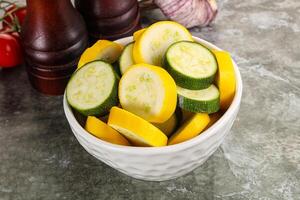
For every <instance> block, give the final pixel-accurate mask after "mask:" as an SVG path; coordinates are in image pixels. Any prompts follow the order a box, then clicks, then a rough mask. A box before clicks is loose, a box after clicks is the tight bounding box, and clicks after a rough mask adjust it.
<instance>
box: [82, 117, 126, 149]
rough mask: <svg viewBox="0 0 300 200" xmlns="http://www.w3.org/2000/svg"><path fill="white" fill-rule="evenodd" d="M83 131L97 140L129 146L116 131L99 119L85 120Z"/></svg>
mask: <svg viewBox="0 0 300 200" xmlns="http://www.w3.org/2000/svg"><path fill="white" fill-rule="evenodd" d="M85 129H86V130H87V131H88V132H89V133H91V134H92V135H94V136H96V137H97V138H99V139H101V140H104V141H106V142H110V143H113V144H119V145H125V146H129V145H130V144H129V142H128V141H127V140H126V138H124V137H123V136H122V135H121V134H120V133H118V132H117V131H116V130H114V129H112V128H111V127H110V126H108V125H107V124H105V123H104V122H102V121H101V120H100V119H98V118H96V117H93V116H89V117H88V118H87V120H86V124H85Z"/></svg>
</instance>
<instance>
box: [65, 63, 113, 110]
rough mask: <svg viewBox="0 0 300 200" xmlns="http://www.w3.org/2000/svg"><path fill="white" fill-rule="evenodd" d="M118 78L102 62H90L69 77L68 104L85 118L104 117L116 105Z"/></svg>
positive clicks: (106, 64) (110, 67)
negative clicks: (90, 116)
mask: <svg viewBox="0 0 300 200" xmlns="http://www.w3.org/2000/svg"><path fill="white" fill-rule="evenodd" d="M117 85H118V78H117V75H116V74H115V72H114V70H113V67H112V66H111V65H110V64H108V63H105V62H103V61H99V60H98V61H92V62H90V63H87V64H86V65H84V66H83V67H82V68H80V69H78V70H77V71H76V72H75V73H74V74H73V76H72V77H71V79H70V81H69V83H68V85H67V88H66V95H67V100H68V103H69V104H70V105H71V107H73V108H74V109H75V110H77V111H78V112H80V113H82V114H83V115H85V116H89V115H99V116H100V115H104V114H106V113H108V111H109V110H110V108H111V107H112V106H114V105H117V103H118V96H117V90H118V89H117Z"/></svg>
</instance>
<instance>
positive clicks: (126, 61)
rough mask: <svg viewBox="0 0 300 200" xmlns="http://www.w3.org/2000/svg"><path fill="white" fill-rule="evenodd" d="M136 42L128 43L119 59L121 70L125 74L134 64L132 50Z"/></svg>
mask: <svg viewBox="0 0 300 200" xmlns="http://www.w3.org/2000/svg"><path fill="white" fill-rule="evenodd" d="M133 45H134V43H130V44H128V45H127V46H126V47H125V48H124V50H123V52H122V54H121V57H120V59H119V66H120V72H121V74H124V73H125V71H126V70H127V69H128V68H129V67H130V66H132V65H133V64H134V61H133V56H132V50H133Z"/></svg>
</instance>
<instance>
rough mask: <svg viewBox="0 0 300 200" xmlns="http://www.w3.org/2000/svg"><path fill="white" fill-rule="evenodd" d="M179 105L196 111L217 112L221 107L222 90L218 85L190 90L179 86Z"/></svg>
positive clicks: (187, 109)
mask: <svg viewBox="0 0 300 200" xmlns="http://www.w3.org/2000/svg"><path fill="white" fill-rule="evenodd" d="M177 93H178V104H179V107H180V108H182V109H184V110H186V111H189V112H195V113H209V114H210V113H215V112H217V111H218V110H219V109H220V92H219V90H218V89H217V87H216V86H214V85H211V86H210V87H208V88H206V89H203V90H188V89H185V88H181V87H179V86H177Z"/></svg>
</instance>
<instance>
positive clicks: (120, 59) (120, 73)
mask: <svg viewBox="0 0 300 200" xmlns="http://www.w3.org/2000/svg"><path fill="white" fill-rule="evenodd" d="M134 43H135V42H130V43H128V44H127V45H126V46H125V47H124V49H123V52H122V53H121V56H120V57H119V59H118V67H119V68H118V70H119V73H118V74H119V75H120V76H122V75H123V74H124V73H125V71H124V72H123V71H122V70H121V67H122V66H121V61H122V59H123V56H124V51H125V49H126V48H127V47H128V46H129V45H133V44H134ZM132 59H133V58H132Z"/></svg>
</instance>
